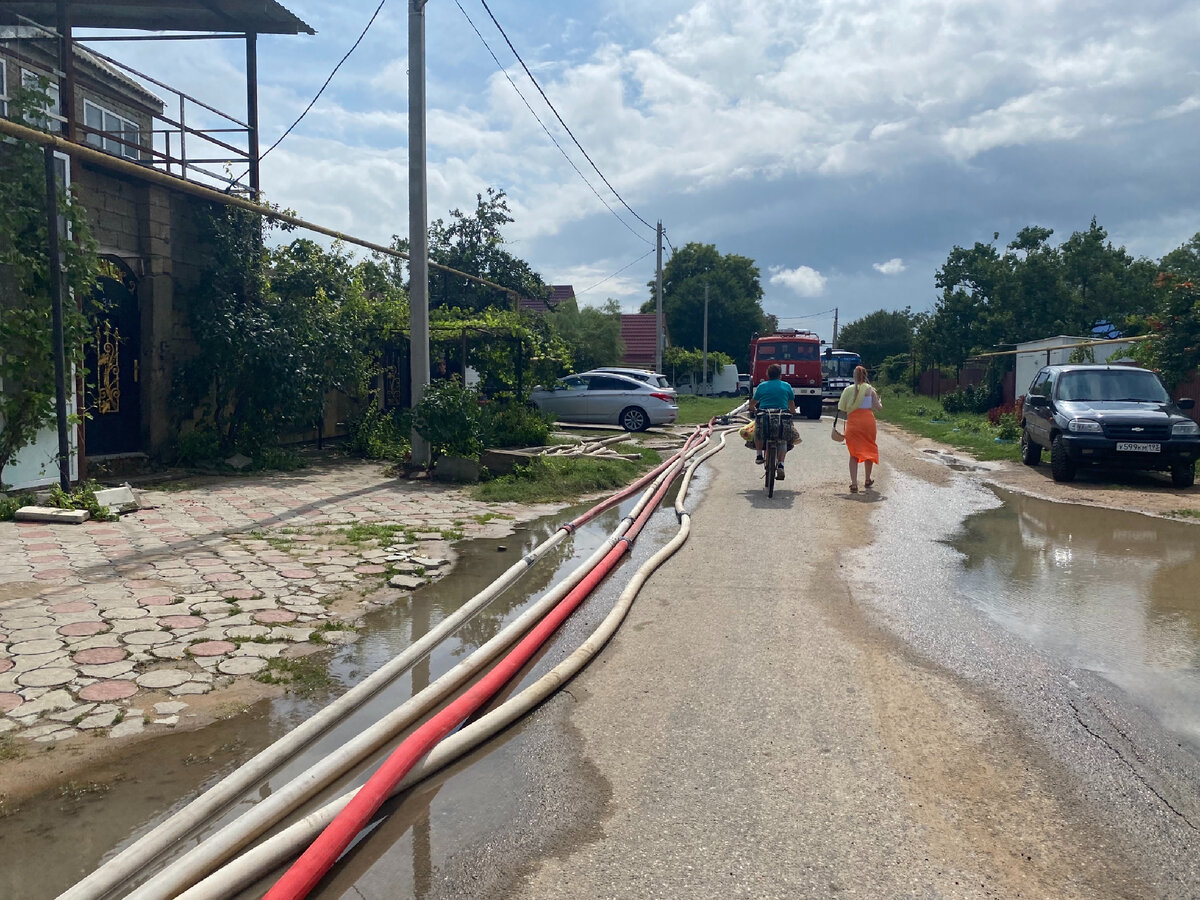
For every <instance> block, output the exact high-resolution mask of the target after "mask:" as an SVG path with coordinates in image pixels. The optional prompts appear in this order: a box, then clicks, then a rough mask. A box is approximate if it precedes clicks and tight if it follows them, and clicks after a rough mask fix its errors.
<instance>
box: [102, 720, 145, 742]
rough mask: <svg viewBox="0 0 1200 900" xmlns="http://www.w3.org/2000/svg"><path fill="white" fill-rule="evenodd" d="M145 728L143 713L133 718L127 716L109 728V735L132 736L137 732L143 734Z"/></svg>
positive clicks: (113, 736)
mask: <svg viewBox="0 0 1200 900" xmlns="http://www.w3.org/2000/svg"><path fill="white" fill-rule="evenodd" d="M145 729H146V725H145V723H144V722H143V721H142V717H141V715H138V716H135V717H133V718H129V717H126V718H125V719H124V720H123V721H121V722H118V723H117V724H116V725H114V726H113V727H112V728H110V729H109V731H108V736H109V737H110V738H123V737H132V736H133V735H135V734H141V733H142V732H143V731H144V730H145Z"/></svg>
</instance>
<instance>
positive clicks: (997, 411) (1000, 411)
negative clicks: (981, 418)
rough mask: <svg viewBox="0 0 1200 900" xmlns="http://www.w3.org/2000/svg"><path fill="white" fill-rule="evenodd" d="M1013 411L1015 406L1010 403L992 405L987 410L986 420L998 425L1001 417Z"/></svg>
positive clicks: (1011, 413)
mask: <svg viewBox="0 0 1200 900" xmlns="http://www.w3.org/2000/svg"><path fill="white" fill-rule="evenodd" d="M1015 411H1016V407H1015V406H1013V404H1011V403H1005V404H1004V405H1002V406H993V407H992V408H991V409H989V410H988V411H987V419H988V422H990V423H991V424H992V425H999V424H1000V420H1001V418H1002V417H1004V416H1011V415H1013V414H1014V413H1015Z"/></svg>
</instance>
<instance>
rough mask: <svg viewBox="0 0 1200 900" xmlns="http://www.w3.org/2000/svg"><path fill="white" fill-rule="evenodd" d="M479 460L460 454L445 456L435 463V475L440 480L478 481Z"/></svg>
mask: <svg viewBox="0 0 1200 900" xmlns="http://www.w3.org/2000/svg"><path fill="white" fill-rule="evenodd" d="M479 468H480V466H479V462H478V461H476V460H474V459H463V458H461V457H458V456H443V457H442V458H441V459H439V460H438V461H437V463H435V464H434V467H433V477H434V478H436V479H437V480H438V481H460V482H461V481H478V480H479Z"/></svg>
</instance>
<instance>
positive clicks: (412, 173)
mask: <svg viewBox="0 0 1200 900" xmlns="http://www.w3.org/2000/svg"><path fill="white" fill-rule="evenodd" d="M427 2H428V0H409V3H408V241H409V248H408V250H409V259H408V276H409V278H408V280H409V285H408V351H409V352H408V364H409V369H408V371H409V376H410V378H409V381H410V394H409V397H410V402H411V404H412V407H413V409H416V407H417V404H418V403H420V402H421V398H422V397H423V396H424V395H425V388H426V387H427V386H428V385H429V235H428V232H427V231H426V222H427V219H428V218H429V215H428V207H429V197H428V194H427V192H426V175H425V4H426V3H427ZM412 461H413V463H414V464H415V465H418V466H428V465H429V462H430V453H429V442H428V441H427V440H425V438H423V437H422V436H421V435H419V434H417V430H416V429H415V428H414V429H413V432H412Z"/></svg>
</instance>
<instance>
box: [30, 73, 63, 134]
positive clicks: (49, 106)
mask: <svg viewBox="0 0 1200 900" xmlns="http://www.w3.org/2000/svg"><path fill="white" fill-rule="evenodd" d="M43 82H44V84H43ZM21 87H23V88H27V89H28V90H31V91H41V92H42V93H44V94H45V95H46V105H45V107H44V110H45V112H46V115H45V116H43V117H42V118H40V119H36V118H35V119H34V120H33V122H32V124H33V125H34V126H35V127H37V128H42V129H44V130H46V131H57V130H58V129H57V128H53V129H52V128H51V127H50V122H51V120H53V121H55V122H65V121H66V120H65V119H64V118H63V117H62V116H60V115H59V114H58V112H59V109H61V104H60V103H59V99H58V82H57V81H51V80H50V78H49V77H48V76H46V75H42V74H40V73H38V72H31V71H29V69H22V70H21Z"/></svg>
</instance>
